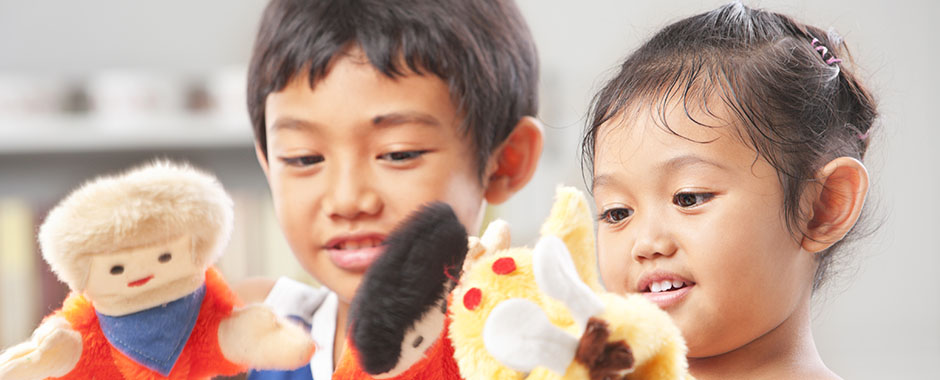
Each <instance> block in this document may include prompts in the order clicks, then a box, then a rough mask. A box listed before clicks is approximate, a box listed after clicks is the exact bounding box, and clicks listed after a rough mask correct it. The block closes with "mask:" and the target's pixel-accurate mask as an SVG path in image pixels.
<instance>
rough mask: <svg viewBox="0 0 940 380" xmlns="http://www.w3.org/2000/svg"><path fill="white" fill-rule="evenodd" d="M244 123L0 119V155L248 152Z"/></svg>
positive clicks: (161, 119)
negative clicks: (164, 150) (208, 150)
mask: <svg viewBox="0 0 940 380" xmlns="http://www.w3.org/2000/svg"><path fill="white" fill-rule="evenodd" d="M253 141H254V140H253V137H252V132H251V125H250V123H249V122H248V121H247V120H244V121H236V120H223V119H220V118H215V117H211V116H204V115H195V116H191V115H178V116H167V117H150V118H147V119H146V120H142V119H134V120H133V121H132V120H131V119H126V120H124V121H118V120H116V119H113V118H112V119H103V118H98V117H94V116H82V117H75V116H50V117H42V118H28V119H0V155H12V154H43V153H84V152H109V151H114V152H116V151H133V150H162V149H237V148H244V149H252V147H253V145H252V144H253Z"/></svg>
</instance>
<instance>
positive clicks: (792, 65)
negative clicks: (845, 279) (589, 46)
mask: <svg viewBox="0 0 940 380" xmlns="http://www.w3.org/2000/svg"><path fill="white" fill-rule="evenodd" d="M814 40H815V41H814ZM820 46H822V47H823V48H820ZM843 59H844V60H845V61H840V60H843ZM850 63H851V57H850V56H849V54H848V50H847V48H846V46H845V44H844V43H843V42H842V40H841V39H840V38H839V37H838V36H836V35H835V34H834V33H829V32H827V31H824V30H822V29H819V28H816V27H813V26H811V25H806V24H803V23H800V22H798V21H796V20H793V19H792V18H790V17H787V16H785V15H781V14H779V13H774V12H769V11H764V10H760V9H752V8H749V7H746V6H744V5H743V4H741V3H740V2H734V3H730V4H728V5H725V6H722V7H719V8H718V9H715V10H713V11H710V12H705V13H702V14H698V15H695V16H692V17H689V18H686V19H683V20H680V21H677V22H675V23H673V24H671V25H669V26H667V27H665V28H664V29H663V30H661V31H659V33H657V34H656V35H655V36H653V38H651V39H650V40H649V41H647V42H646V44H644V45H643V46H641V47H640V48H639V49H638V50H636V51H635V52H633V53H632V54H631V55H630V56H629V57H627V59H626V60H625V61H624V62H623V65H622V66H621V67H620V71H619V73H618V74H617V76H616V77H614V78H613V79H611V80H610V81H609V82H608V83H607V84H606V86H605V87H604V88H603V89H602V90H601V91H600V92H599V93H598V94H597V95H596V96H595V98H594V102H593V105H592V110H591V114H590V116H589V118H590V119H589V122H590V124H589V125H588V126H587V129H586V131H585V134H584V140H583V142H582V150H583V157H582V158H583V163H584V164H585V166H586V167H587V169H588V170H589V171H590V172H593V165H594V148H595V146H594V145H595V143H596V138H597V133H598V131H599V130H600V128H601V127H602V126H603V125H605V124H606V123H607V122H608V121H609V120H611V119H613V118H615V117H618V116H620V115H624V116H626V119H627V120H630V118H631V117H635V116H636V115H637V113H639V112H644V111H648V112H650V113H651V114H652V115H654V116H656V115H658V119H657V121H658V122H659V123H660V124H661V125H663V126H664V127H665V128H667V129H668V130H669V131H670V132H672V133H675V131H673V130H672V129H670V127H669V125H668V123H666V120H665V115H666V111H667V109H668V107H670V106H671V105H673V104H678V105H680V106H681V107H683V108H684V110H685V112H686V115H687V116H688V117H689V118H690V119H691V120H692V121H693V122H695V123H697V124H700V125H702V126H703V127H707V128H708V127H716V126H710V125H706V124H704V123H703V122H701V121H698V120H696V119H695V116H694V115H710V116H713V117H716V114H715V113H714V112H715V110H716V109H718V108H719V107H722V108H724V109H726V110H728V111H730V116H731V118H732V120H724V121H726V122H729V123H730V124H732V125H734V126H736V127H737V133H739V135H740V136H741V138H742V140H743V141H745V142H746V143H748V144H750V145H751V146H752V147H753V148H754V149H755V150H756V151H757V152H758V153H759V154H760V155H761V156H762V157H763V158H764V159H766V160H767V162H769V163H770V165H771V166H773V167H774V169H776V171H777V174H778V177H779V179H780V183H781V184H782V186H783V193H784V205H783V206H784V212H785V214H786V215H785V218H786V222H787V226H788V228H790V229H791V231H792V230H793V229H794V226H795V225H796V223H797V221H799V220H800V219H801V218H805V215H801V214H800V198H801V196H802V194H803V190H804V189H805V187H806V185H807V184H808V183H810V182H812V181H814V178H815V172H816V170H817V169H819V168H820V167H822V165H824V164H825V163H827V162H829V161H830V160H832V159H835V158H837V157H841V156H848V157H854V158H857V159H859V160H861V159H862V158H863V157H864V155H865V151H866V150H867V149H868V142H869V140H870V139H869V131H870V129H871V128H872V125H873V124H874V121H875V118H876V116H877V111H876V105H875V101H874V99H873V98H872V96H871V94H870V93H869V92H868V91H867V90H866V89H865V87H864V86H863V85H862V84H861V82H859V81H858V80H857V78H856V76H855V75H854V74H853V73H852V71H851V65H850ZM715 103H717V104H715ZM620 127H623V126H620ZM703 143H707V142H703ZM589 188H590V186H589ZM794 232H795V233H796V234H797V235H802V231H794ZM846 240H847V239H843V240H841V241H839V242H836V243H835V244H833V245H832V246H831V247H830V248H829V249H827V250H825V251H823V252H820V253H819V255H818V256H817V257H818V261H819V267H818V270H817V271H816V276H815V281H814V284H813V287H814V289H816V288H818V287H819V286H820V285H821V284H822V283H823V282H824V280H825V279H826V277H827V276H826V274H827V271H828V269H829V267H830V264H831V263H832V261H833V258H834V257H835V253H836V251H837V248H838V247H839V246H840V245H841V244H842V243H843V242H845V241H846Z"/></svg>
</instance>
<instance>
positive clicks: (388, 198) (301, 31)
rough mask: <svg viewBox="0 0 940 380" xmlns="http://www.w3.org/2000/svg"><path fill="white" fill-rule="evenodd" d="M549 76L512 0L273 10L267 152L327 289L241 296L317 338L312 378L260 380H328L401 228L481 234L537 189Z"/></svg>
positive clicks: (254, 113)
mask: <svg viewBox="0 0 940 380" xmlns="http://www.w3.org/2000/svg"><path fill="white" fill-rule="evenodd" d="M537 77H538V63H537V57H536V53H535V47H534V44H533V41H532V38H531V35H530V33H529V31H528V28H527V26H526V25H525V23H524V22H523V20H522V17H521V15H520V14H519V11H518V9H517V8H516V6H515V5H514V4H513V3H511V2H507V1H504V0H474V1H467V0H417V1H409V2H407V3H401V2H394V1H385V0H273V1H272V2H271V3H270V4H269V5H268V7H267V9H266V10H265V12H264V15H263V17H262V20H261V24H260V28H259V33H258V38H257V40H256V42H255V46H254V51H253V53H252V58H251V63H250V67H249V80H248V109H249V113H250V115H251V120H252V124H253V128H254V133H255V141H256V152H257V156H258V161H259V163H260V164H261V167H262V169H263V170H264V173H265V175H266V177H267V180H268V183H269V185H270V187H271V192H272V196H273V199H274V207H275V212H276V214H277V217H278V220H279V222H280V225H281V228H282V229H283V230H284V234H285V236H286V237H287V241H288V243H289V245H290V247H291V250H292V251H293V253H294V255H295V256H296V258H297V260H298V261H299V262H300V263H301V265H302V266H303V267H304V269H305V270H306V271H307V272H309V273H310V274H312V275H313V276H314V277H315V278H316V279H317V280H318V281H319V282H321V283H322V284H323V285H325V287H324V288H321V289H311V288H308V287H305V286H303V285H301V284H298V283H295V282H292V281H290V280H286V279H280V280H278V281H277V282H276V283H273V282H271V281H269V280H255V281H252V282H249V283H245V284H243V286H242V287H241V289H240V293H241V294H242V296H243V298H244V299H245V300H246V301H247V302H252V301H261V300H264V301H265V302H266V303H267V304H269V305H271V306H272V307H274V308H275V309H276V310H278V311H279V312H280V313H283V314H285V315H293V316H296V317H299V318H300V319H302V320H304V321H305V322H306V323H309V324H311V325H312V334H313V337H314V340H315V341H317V346H318V351H317V353H316V354H315V355H314V358H313V359H312V360H311V365H310V368H309V369H308V368H307V367H303V368H300V369H298V370H297V371H294V372H292V373H262V372H258V373H253V374H251V375H250V377H249V378H251V379H272V378H279V379H286V378H298V379H299V378H306V379H309V378H310V376H311V373H312V376H313V378H315V379H327V378H329V377H330V376H331V373H332V371H333V363H334V362H336V361H337V359H338V357H339V356H340V355H341V353H342V351H343V348H344V344H345V342H346V338H345V328H346V326H345V322H346V315H347V313H348V309H349V303H350V302H351V300H352V298H353V295H354V293H355V290H356V287H357V286H358V284H359V282H360V281H361V279H362V276H363V274H364V272H365V270H366V269H367V268H368V267H369V264H371V263H372V262H373V261H374V260H375V258H376V257H378V256H379V255H381V253H382V250H383V247H382V242H383V240H384V238H385V237H386V236H387V235H388V233H389V232H390V231H391V230H393V229H394V228H395V227H396V225H397V224H398V223H399V222H400V221H401V220H403V219H404V218H405V217H406V216H408V215H409V214H410V213H411V212H412V211H414V210H416V209H417V208H418V207H419V206H421V205H422V204H425V203H427V202H431V201H443V202H446V203H447V204H449V205H450V206H451V207H452V208H453V209H454V211H455V213H456V214H457V216H458V218H459V219H460V221H461V223H462V224H463V225H464V227H465V228H466V229H467V231H468V232H469V233H471V234H474V235H475V234H477V232H478V228H479V224H480V222H481V220H480V219H481V215H482V211H483V209H484V205H485V203H486V202H491V203H500V202H503V201H505V200H506V199H507V198H509V196H511V195H512V194H513V193H515V192H516V191H518V190H519V189H520V188H522V187H523V186H524V185H525V184H526V183H527V182H528V181H529V179H530V178H531V177H532V174H533V173H534V171H535V167H536V165H537V163H538V159H539V156H540V155H541V150H542V130H541V126H540V124H539V123H538V121H537V120H536V119H534V118H533V117H532V115H534V114H535V112H536V109H537V96H536V95H537V90H536V87H537ZM272 254H273V253H272Z"/></svg>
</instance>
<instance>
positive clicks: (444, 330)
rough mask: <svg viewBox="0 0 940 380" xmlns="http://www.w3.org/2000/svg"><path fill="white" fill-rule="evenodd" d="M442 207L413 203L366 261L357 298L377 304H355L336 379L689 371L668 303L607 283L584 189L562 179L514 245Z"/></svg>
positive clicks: (675, 375) (536, 378)
mask: <svg viewBox="0 0 940 380" xmlns="http://www.w3.org/2000/svg"><path fill="white" fill-rule="evenodd" d="M444 208H445V207H444V206H443V205H439V206H435V207H431V208H427V209H425V210H423V211H422V212H419V213H418V214H415V215H414V216H413V217H412V218H411V219H409V221H407V222H406V223H405V225H404V226H403V227H402V228H401V230H402V231H406V232H405V233H404V234H403V236H404V237H406V238H407V239H403V240H396V242H392V243H390V245H389V247H388V249H389V251H387V252H386V255H388V254H389V253H392V255H389V256H383V257H381V258H380V260H379V261H376V263H374V264H373V266H372V267H371V268H370V269H369V272H368V273H367V274H366V277H365V279H364V280H363V283H362V285H360V292H357V294H356V299H355V300H354V301H353V302H354V304H355V305H372V306H371V307H368V308H361V309H360V310H359V312H358V313H354V314H351V316H350V322H349V323H350V329H351V330H350V331H351V332H352V333H351V334H350V336H351V337H352V338H351V339H350V343H351V344H350V346H351V347H352V348H353V349H352V350H349V351H347V352H348V353H350V354H349V355H346V356H344V358H343V361H342V362H341V366H340V369H339V370H338V371H337V372H336V374H335V375H334V377H333V378H334V379H370V378H381V379H388V378H392V379H415V380H419V379H420V380H423V379H460V378H463V379H467V380H489V379H529V380H542V379H544V380H550V379H559V380H560V379H564V380H575V379H586V380H594V379H612V380H616V379H649V380H654V379H655V380H665V379H691V376H690V375H689V374H688V370H687V363H686V358H685V354H686V348H685V343H684V341H683V339H682V336H681V334H680V331H679V329H678V328H677V327H676V326H675V325H674V324H673V323H672V320H671V319H670V317H669V315H668V314H667V313H666V312H664V311H662V310H660V309H659V308H658V307H657V306H656V305H654V304H653V303H651V302H649V301H647V300H646V299H644V298H643V297H642V296H639V295H632V296H627V297H623V296H620V295H615V294H611V293H607V292H605V291H604V290H603V288H602V286H601V284H600V281H599V275H598V270H597V262H596V259H595V255H594V232H593V218H592V214H591V212H590V208H589V207H588V205H587V202H586V200H585V199H584V196H583V195H582V194H581V193H580V192H579V191H577V190H575V189H571V188H560V189H559V190H558V194H557V196H556V201H555V204H554V206H553V207H552V211H551V214H550V216H549V218H548V219H547V220H546V221H545V223H544V224H543V225H542V239H541V240H540V241H539V242H538V244H536V246H535V247H534V248H526V247H518V248H513V247H510V234H509V227H508V225H507V224H506V223H505V222H502V221H496V222H493V223H491V224H490V225H489V226H488V228H487V229H486V231H485V232H484V234H483V236H481V237H480V238H479V239H478V238H474V237H470V238H467V239H462V238H460V237H459V235H460V233H459V232H458V230H457V226H459V225H460V224H459V221H457V220H456V217H453V216H452V213H447V212H445V211H444V210H442V209H444ZM422 231H423V232H424V233H422ZM460 231H462V229H460ZM393 235H394V234H393ZM398 242H404V243H405V244H403V245H402V246H397V244H398ZM463 242H465V243H467V246H466V247H461V246H460V244H461V243H463ZM377 264H378V265H377ZM457 267H462V271H457V270H456V268H457ZM445 271H446V272H445ZM458 276H459V277H458ZM445 300H446V301H447V303H446V304H447V308H446V311H445V310H444V308H443V305H444V301H445ZM360 307H361V306H360ZM364 326H367V327H364ZM359 329H364V330H359ZM357 330H359V331H357ZM366 331H367V332H368V333H364V332H366ZM360 332H363V333H360ZM429 339H430V340H431V341H429Z"/></svg>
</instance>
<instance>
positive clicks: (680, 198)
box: [672, 193, 715, 208]
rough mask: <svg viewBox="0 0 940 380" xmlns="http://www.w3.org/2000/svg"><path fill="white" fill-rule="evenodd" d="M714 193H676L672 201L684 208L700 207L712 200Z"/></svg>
mask: <svg viewBox="0 0 940 380" xmlns="http://www.w3.org/2000/svg"><path fill="white" fill-rule="evenodd" d="M714 197H715V194H713V193H676V195H673V196H672V203H673V204H674V205H676V206H679V207H682V208H693V207H698V206H701V205H702V204H704V203H705V202H708V201H710V200H712V198H714Z"/></svg>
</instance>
